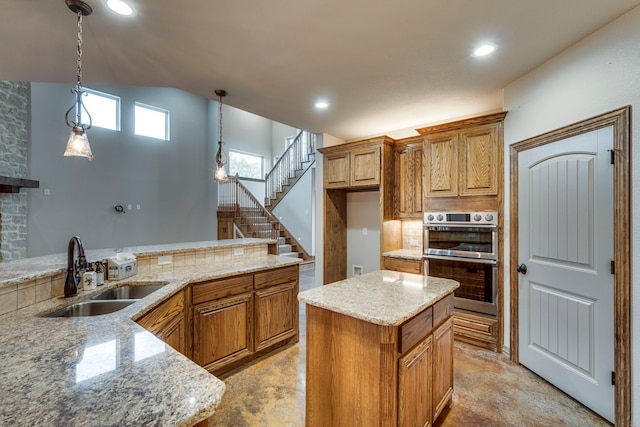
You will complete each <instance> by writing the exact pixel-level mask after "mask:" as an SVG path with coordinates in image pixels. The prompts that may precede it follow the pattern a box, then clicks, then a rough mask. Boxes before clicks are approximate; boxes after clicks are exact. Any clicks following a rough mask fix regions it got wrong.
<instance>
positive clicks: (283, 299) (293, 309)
mask: <svg viewBox="0 0 640 427" xmlns="http://www.w3.org/2000/svg"><path fill="white" fill-rule="evenodd" d="M255 304H256V307H255V311H256V325H255V326H256V327H255V332H256V351H260V350H262V349H264V348H267V347H269V346H271V345H272V344H274V343H276V342H278V341H280V340H283V339H286V338H290V337H293V336H297V334H298V286H297V282H291V283H286V284H284V285H279V286H274V287H272V288H267V289H261V290H258V291H256V293H255Z"/></svg>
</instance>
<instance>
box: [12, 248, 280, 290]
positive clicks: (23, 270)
mask: <svg viewBox="0 0 640 427" xmlns="http://www.w3.org/2000/svg"><path fill="white" fill-rule="evenodd" d="M265 243H267V244H269V243H276V241H275V240H270V239H229V240H209V241H201V242H187V243H171V244H164V245H149V246H132V247H126V248H110V249H91V250H86V251H85V256H86V258H87V261H90V262H93V261H98V260H103V259H106V258H111V257H115V256H116V254H117V253H118V252H126V253H132V254H133V255H136V256H143V255H163V254H165V253H176V252H180V251H182V252H188V251H193V250H197V249H216V248H233V247H240V246H244V247H246V246H251V245H264V244H265ZM61 249H62V250H63V251H64V252H60V253H57V254H53V255H45V256H40V257H33V258H25V259H19V260H14V261H4V262H0V289H2V288H3V287H9V286H15V285H17V284H20V283H21V282H25V281H28V280H35V279H39V278H41V277H44V276H46V275H50V274H55V273H63V272H66V270H67V252H66V244H65V247H64V248H61Z"/></svg>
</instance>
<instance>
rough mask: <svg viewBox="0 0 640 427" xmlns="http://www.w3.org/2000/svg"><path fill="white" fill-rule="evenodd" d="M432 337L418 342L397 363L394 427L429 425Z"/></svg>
mask: <svg viewBox="0 0 640 427" xmlns="http://www.w3.org/2000/svg"><path fill="white" fill-rule="evenodd" d="M433 365H434V364H433V337H431V336H429V337H428V338H426V339H424V340H422V342H421V343H420V344H418V345H417V346H416V347H415V348H414V349H413V350H411V351H410V352H409V353H407V354H406V355H404V356H402V357H401V358H400V360H399V362H398V426H399V427H405V426H406V427H414V426H425V427H428V426H430V425H431V422H432V420H433V419H434V417H433V407H432V402H433V387H432V386H431V384H432V383H433Z"/></svg>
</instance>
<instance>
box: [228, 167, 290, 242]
mask: <svg viewBox="0 0 640 427" xmlns="http://www.w3.org/2000/svg"><path fill="white" fill-rule="evenodd" d="M218 210H221V211H230V212H235V218H236V219H240V220H241V222H242V223H243V224H246V225H248V226H249V228H250V230H249V232H255V233H256V234H257V236H256V237H261V238H266V239H277V238H278V237H280V222H279V221H278V220H277V219H276V217H275V216H273V214H272V213H271V212H269V211H268V210H267V209H265V208H264V206H262V205H261V204H260V202H258V199H256V198H255V197H254V195H253V194H251V192H250V191H249V190H248V189H247V187H245V186H244V185H243V184H242V183H241V182H240V179H239V178H238V176H237V175H236V176H230V177H229V180H228V181H227V182H224V183H219V184H218ZM265 217H266V218H267V223H264V222H263V218H265ZM234 222H235V220H234Z"/></svg>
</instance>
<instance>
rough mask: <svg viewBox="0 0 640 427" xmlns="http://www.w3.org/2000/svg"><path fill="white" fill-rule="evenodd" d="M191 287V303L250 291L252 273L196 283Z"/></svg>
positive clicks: (251, 287)
mask: <svg viewBox="0 0 640 427" xmlns="http://www.w3.org/2000/svg"><path fill="white" fill-rule="evenodd" d="M192 289H193V304H194V305H195V304H200V303H203V302H207V301H211V300H216V299H219V298H224V297H228V296H231V295H237V294H241V293H243V292H249V291H251V290H252V289H253V275H250V274H248V275H244V276H237V277H231V278H229V279H222V280H214V281H211V282H202V283H196V284H194V285H192Z"/></svg>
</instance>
